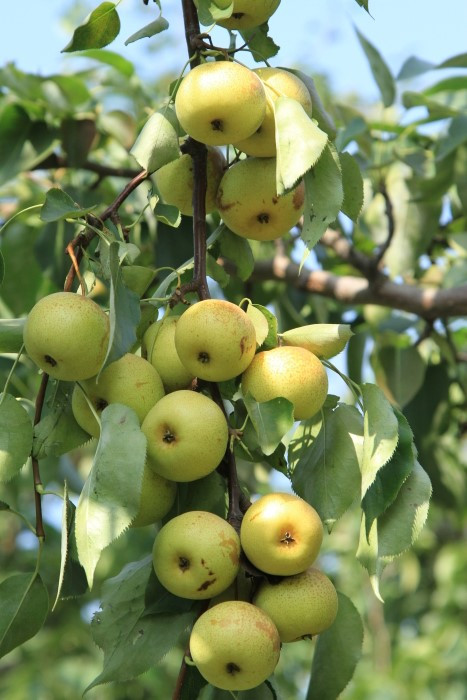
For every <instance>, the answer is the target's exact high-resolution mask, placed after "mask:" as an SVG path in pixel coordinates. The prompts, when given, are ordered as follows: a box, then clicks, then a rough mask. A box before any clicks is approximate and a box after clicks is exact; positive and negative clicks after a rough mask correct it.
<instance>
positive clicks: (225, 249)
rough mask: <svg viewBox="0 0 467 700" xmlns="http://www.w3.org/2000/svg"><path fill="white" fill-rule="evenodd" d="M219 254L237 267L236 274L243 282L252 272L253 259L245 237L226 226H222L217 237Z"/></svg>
mask: <svg viewBox="0 0 467 700" xmlns="http://www.w3.org/2000/svg"><path fill="white" fill-rule="evenodd" d="M219 247H220V254H221V256H222V257H225V258H227V259H228V260H231V261H232V262H233V263H234V264H235V267H236V269H237V275H238V276H239V277H240V279H241V280H242V281H243V282H245V281H246V280H247V279H248V278H249V277H250V275H251V273H252V272H253V268H254V265H255V260H254V257H253V252H252V250H251V246H250V243H249V241H248V239H247V238H242V236H236V235H235V233H232V231H230V230H229V229H228V228H224V230H223V232H222V235H221V237H220V238H219Z"/></svg>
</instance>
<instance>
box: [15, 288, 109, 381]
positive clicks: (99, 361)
mask: <svg viewBox="0 0 467 700" xmlns="http://www.w3.org/2000/svg"><path fill="white" fill-rule="evenodd" d="M109 328H110V325H109V317H108V316H107V314H105V313H104V311H102V309H101V308H100V306H99V305H98V304H96V302H95V301H92V299H89V298H88V297H84V296H82V295H81V294H74V293H73V292H56V293H55V294H49V295H48V296H46V297H43V298H42V299H40V301H38V302H37V304H36V305H35V306H34V307H33V308H32V309H31V311H30V312H29V314H28V317H27V319H26V323H25V325H24V331H23V339H24V345H25V348H26V352H27V354H28V355H29V357H30V358H31V360H32V361H33V362H35V364H36V365H37V366H38V367H40V368H41V369H42V370H44V372H46V373H47V374H49V375H50V376H51V377H54V378H55V379H63V380H64V381H80V380H82V379H88V378H89V377H93V376H94V375H95V374H97V373H98V372H99V370H100V368H101V367H102V365H103V363H104V359H105V356H106V353H107V345H108V342H109Z"/></svg>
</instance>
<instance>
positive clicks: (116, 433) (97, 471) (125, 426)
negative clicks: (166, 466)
mask: <svg viewBox="0 0 467 700" xmlns="http://www.w3.org/2000/svg"><path fill="white" fill-rule="evenodd" d="M145 459H146V438H145V436H144V434H143V433H142V432H141V429H140V425H139V420H138V417H137V415H136V413H135V412H134V411H133V410H132V409H131V408H128V407H127V406H123V405H121V404H110V405H109V406H107V408H105V409H104V410H103V411H102V414H101V434H100V439H99V443H98V445H97V449H96V453H95V455H94V460H93V464H92V469H91V472H90V473H89V476H88V478H87V479H86V483H85V485H84V487H83V490H82V492H81V495H80V498H79V502H78V507H77V509H76V543H77V546H78V555H79V561H80V563H81V564H82V566H83V568H84V569H85V571H86V576H87V580H88V584H89V588H92V582H93V578H94V571H95V568H96V565H97V562H98V561H99V557H100V554H101V552H102V550H103V549H105V547H107V546H108V545H109V544H110V543H111V542H113V541H114V540H115V539H116V538H117V537H119V536H120V535H121V534H122V533H123V532H124V531H125V530H126V529H127V528H128V526H129V525H130V523H131V521H132V519H133V518H134V517H135V515H136V513H137V512H138V508H139V502H140V497H141V483H142V478H143V469H144V463H145Z"/></svg>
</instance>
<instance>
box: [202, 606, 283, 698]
mask: <svg viewBox="0 0 467 700" xmlns="http://www.w3.org/2000/svg"><path fill="white" fill-rule="evenodd" d="M190 654H191V658H192V659H193V661H194V663H195V665H196V667H197V669H198V671H199V672H200V673H201V675H202V676H203V678H205V679H206V680H207V681H208V683H211V685H213V686H215V687H216V688H221V689H223V690H249V689H250V688H256V686H258V685H261V683H263V681H265V680H266V678H268V676H270V675H271V674H272V673H273V671H274V669H275V668H276V665H277V662H278V661H279V654H280V640H279V633H278V631H277V628H276V626H275V625H274V623H273V622H272V620H271V618H270V617H269V615H267V614H266V613H265V612H264V611H263V610H261V609H260V608H258V607H257V606H255V605H252V604H251V603H246V602H244V601H241V600H231V601H226V602H224V603H219V604H218V605H214V607H212V608H209V609H208V610H207V611H206V612H205V613H203V614H202V615H201V616H200V617H199V618H198V619H197V620H196V622H195V624H194V625H193V629H192V631H191V635H190Z"/></svg>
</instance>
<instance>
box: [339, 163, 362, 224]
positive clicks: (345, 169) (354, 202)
mask: <svg viewBox="0 0 467 700" xmlns="http://www.w3.org/2000/svg"><path fill="white" fill-rule="evenodd" d="M339 161H340V166H341V172H342V186H343V188H344V201H343V202H342V207H341V209H342V211H343V213H344V214H345V215H346V216H348V217H349V219H352V221H357V219H358V217H359V215H360V212H361V211H362V207H363V178H362V173H361V171H360V168H359V165H358V163H357V161H356V160H355V158H354V157H353V156H352V155H350V153H339Z"/></svg>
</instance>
